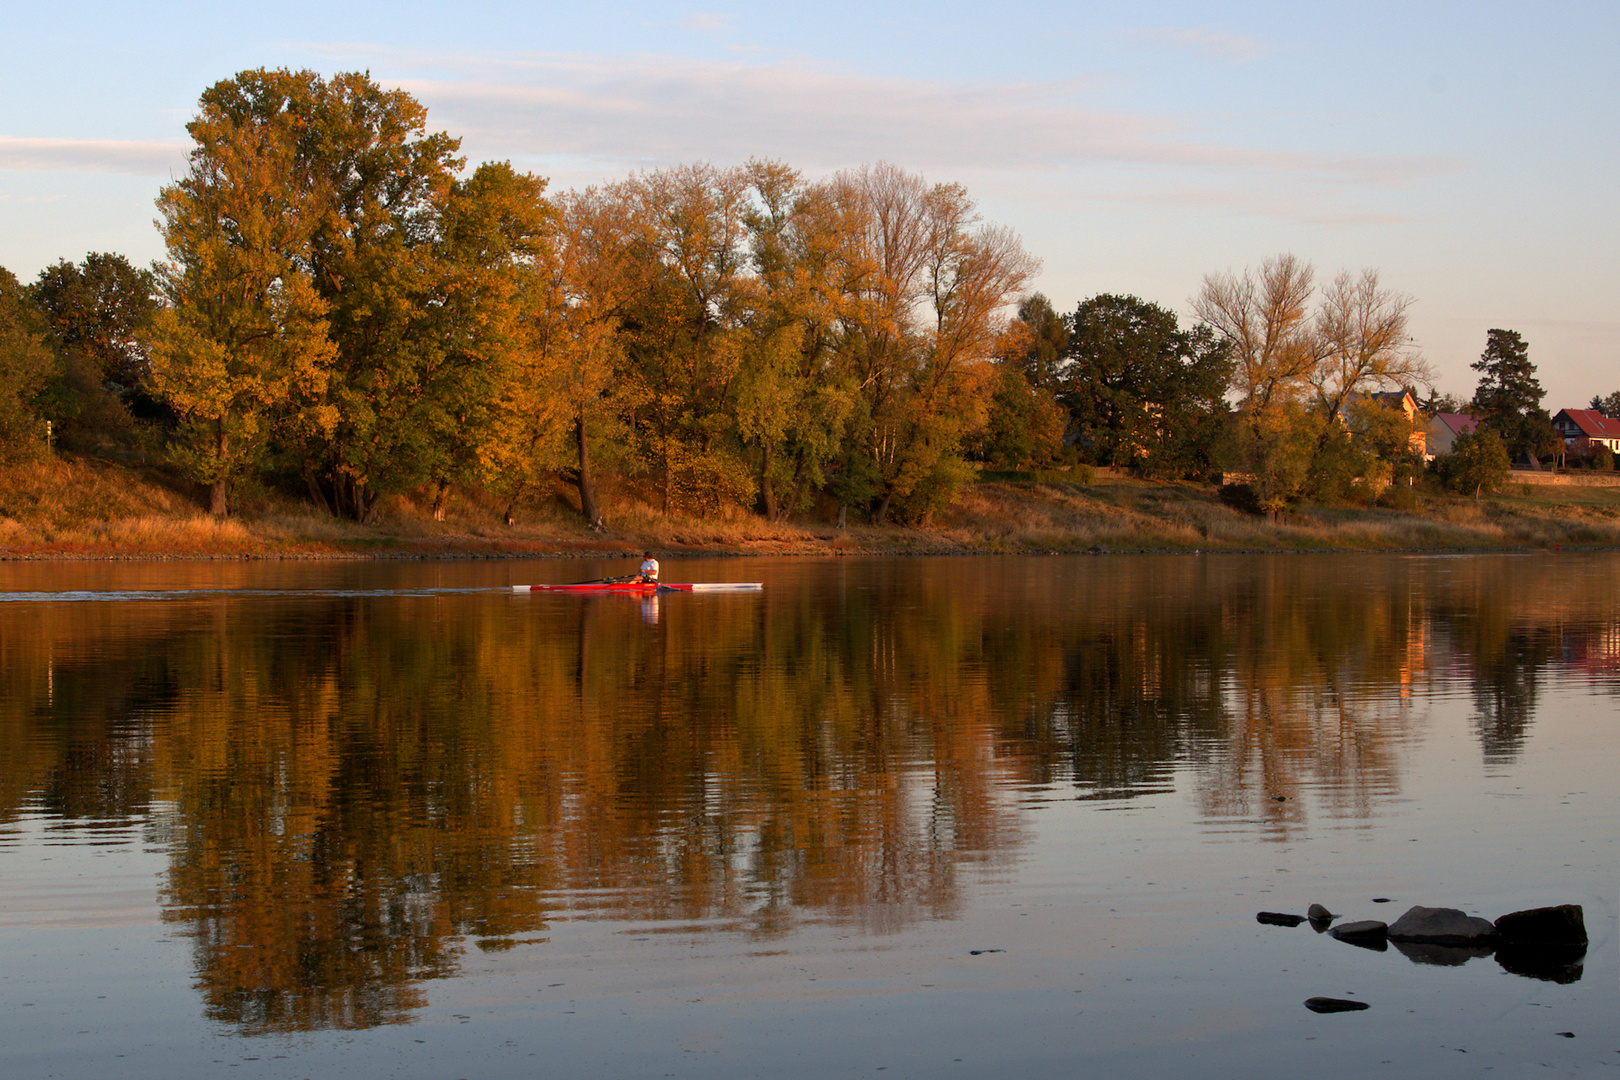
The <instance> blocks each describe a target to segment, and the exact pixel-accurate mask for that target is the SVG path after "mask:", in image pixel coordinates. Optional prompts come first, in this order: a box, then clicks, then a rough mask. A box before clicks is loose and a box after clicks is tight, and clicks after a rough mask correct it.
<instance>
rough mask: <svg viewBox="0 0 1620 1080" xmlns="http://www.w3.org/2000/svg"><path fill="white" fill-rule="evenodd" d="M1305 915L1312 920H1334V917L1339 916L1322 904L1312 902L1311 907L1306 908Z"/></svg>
mask: <svg viewBox="0 0 1620 1080" xmlns="http://www.w3.org/2000/svg"><path fill="white" fill-rule="evenodd" d="M1305 917H1306V918H1307V919H1309V920H1311V922H1332V921H1333V920H1334V919H1337V918H1338V916H1337V915H1335V914H1333V912H1331V911H1329V910H1328V909H1327V908H1325V907H1323V906H1322V905H1321V904H1312V905H1311V906H1310V907H1308V908H1306V909H1305Z"/></svg>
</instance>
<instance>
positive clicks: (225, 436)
mask: <svg viewBox="0 0 1620 1080" xmlns="http://www.w3.org/2000/svg"><path fill="white" fill-rule="evenodd" d="M214 435H215V442H214V450H215V453H216V454H217V455H218V461H217V462H216V464H215V467H216V468H217V469H218V470H219V472H218V473H217V474H216V479H215V480H214V482H213V483H211V484H209V485H208V512H209V513H210V514H213V515H214V516H215V517H221V518H222V517H224V516H225V511H226V506H225V461H226V455H227V454H229V453H230V449H231V437H230V435H229V433H227V432H226V430H225V421H224V420H219V421H216V423H215V426H214Z"/></svg>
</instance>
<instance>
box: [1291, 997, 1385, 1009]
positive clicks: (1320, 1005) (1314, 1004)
mask: <svg viewBox="0 0 1620 1080" xmlns="http://www.w3.org/2000/svg"><path fill="white" fill-rule="evenodd" d="M1305 1007H1306V1008H1307V1009H1309V1010H1311V1012H1315V1013H1337V1012H1360V1011H1361V1010H1362V1009H1370V1008H1372V1006H1371V1005H1368V1004H1367V1003H1366V1002H1365V1001H1350V1000H1348V999H1347V998H1330V997H1313V998H1306V999H1305Z"/></svg>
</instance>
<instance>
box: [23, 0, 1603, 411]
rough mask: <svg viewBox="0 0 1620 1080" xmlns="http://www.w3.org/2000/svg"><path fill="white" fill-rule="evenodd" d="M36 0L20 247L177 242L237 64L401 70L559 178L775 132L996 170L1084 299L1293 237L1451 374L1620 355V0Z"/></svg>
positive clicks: (1067, 302) (1183, 285) (1251, 255)
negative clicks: (185, 181) (1514, 348)
mask: <svg viewBox="0 0 1620 1080" xmlns="http://www.w3.org/2000/svg"><path fill="white" fill-rule="evenodd" d="M694 3H695V4H697V5H699V6H693V5H692V4H679V3H676V4H669V3H656V2H644V3H626V4H580V3H570V4H557V3H551V2H547V0H528V2H523V3H500V2H497V3H479V2H476V0H463V2H461V3H455V4H451V3H445V2H441V3H436V4H427V3H416V2H411V0H395V2H392V3H387V4H379V3H345V2H344V0H326V2H324V3H311V2H305V0H284V2H281V3H278V4H275V5H266V4H262V3H257V4H251V5H249V4H237V3H230V2H224V0H220V2H213V3H208V4H199V3H190V2H183V0H182V2H170V3H165V4H161V5H154V4H151V3H126V2H122V0H98V2H94V3H81V2H78V0H57V2H56V3H53V4H48V5H47V4H27V5H24V4H20V3H19V4H11V5H8V9H9V10H8V12H7V15H6V20H5V21H6V25H7V30H8V33H7V39H8V40H7V44H6V45H4V46H0V48H3V49H4V54H3V55H4V57H5V62H4V63H3V64H0V266H4V267H5V268H6V269H8V270H10V271H11V272H12V273H14V274H15V275H17V277H18V278H19V279H21V280H23V281H25V282H27V281H31V280H33V279H34V278H35V277H36V276H37V275H38V273H39V271H40V270H42V269H43V268H45V267H46V266H48V265H50V264H52V263H55V262H57V261H58V260H61V259H68V260H73V261H78V260H79V259H82V258H83V256H84V255H85V254H86V253H87V252H91V251H112V252H118V253H121V254H123V255H125V256H126V257H128V258H129V259H130V260H131V261H132V262H135V263H136V264H138V265H144V264H146V263H149V262H151V261H153V260H157V259H161V258H162V257H163V245H162V240H161V237H160V236H159V234H158V232H157V229H156V227H155V226H154V224H153V219H154V217H155V216H156V211H155V208H154V205H153V202H154V200H155V198H156V197H157V194H158V190H159V189H160V188H161V187H162V185H164V184H165V183H168V182H170V181H171V180H173V179H175V178H177V177H179V176H181V175H183V174H184V172H185V169H186V153H187V151H188V150H189V148H190V142H189V137H188V136H187V135H186V131H185V125H186V122H187V121H188V120H190V119H191V118H192V116H193V115H195V113H196V106H197V99H198V97H199V95H200V94H201V93H202V92H203V90H205V89H206V88H207V87H209V86H210V85H212V84H214V83H215V82H218V81H220V80H222V79H228V78H230V77H232V76H233V75H235V74H236V73H237V72H240V71H244V70H248V69H251V68H257V67H271V68H274V67H286V68H292V69H302V68H309V69H312V70H315V71H318V72H321V73H323V74H326V75H331V74H334V73H337V72H343V71H367V72H369V73H370V75H371V77H372V78H373V79H374V80H375V81H376V82H378V83H379V84H381V85H383V86H386V87H400V88H403V89H404V90H406V91H408V92H409V93H411V94H412V95H413V96H414V97H416V98H417V100H419V101H420V102H422V104H423V105H425V106H426V107H427V109H428V124H429V127H430V128H432V129H434V130H443V131H446V132H448V133H450V134H451V135H454V136H457V137H459V138H460V139H461V140H462V144H461V149H462V153H463V154H464V155H465V156H466V157H467V159H468V162H469V165H476V164H477V163H478V162H481V161H502V160H506V161H511V162H512V163H513V164H514V165H515V166H517V167H518V168H520V169H523V170H527V171H530V172H533V173H535V174H537V175H540V176H544V177H547V178H549V181H550V187H551V189H552V190H554V191H561V190H568V189H571V188H578V187H583V186H585V185H587V184H592V183H600V182H603V181H614V180H620V179H624V178H625V177H628V176H630V175H631V174H632V173H634V172H637V171H640V170H646V169H658V168H663V167H667V166H673V165H679V164H687V163H693V162H699V161H708V162H711V163H713V164H715V165H720V166H726V165H736V164H742V163H744V162H746V161H747V160H748V159H749V158H756V157H757V158H765V159H775V160H779V161H783V162H786V163H787V164H789V165H792V166H794V167H795V168H797V169H799V170H800V171H801V172H803V173H804V174H805V175H806V176H807V177H810V178H812V179H813V178H817V177H821V176H825V175H829V174H831V173H834V172H836V171H838V170H840V169H845V168H852V167H856V166H859V165H861V164H863V163H871V162H877V161H887V162H891V163H893V164H895V165H898V166H901V167H903V168H905V169H907V170H910V171H913V172H916V173H919V174H921V175H922V176H924V177H925V178H926V179H927V180H929V181H930V182H954V183H960V184H962V185H963V186H964V187H966V188H967V190H968V192H969V193H970V195H972V196H973V197H974V199H975V200H976V201H977V203H978V206H979V209H980V211H981V212H982V213H983V215H984V217H985V219H986V220H987V221H991V222H994V223H996V224H1000V225H1005V226H1008V227H1010V228H1012V229H1013V230H1015V231H1016V232H1017V233H1018V234H1019V235H1020V236H1021V237H1022V240H1023V244H1024V247H1025V248H1026V249H1027V250H1028V251H1029V252H1031V253H1032V254H1033V255H1035V256H1036V257H1037V258H1039V259H1040V260H1041V263H1042V269H1041V272H1040V274H1039V276H1038V278H1037V279H1036V280H1035V282H1034V283H1033V287H1034V288H1035V289H1038V290H1039V291H1041V292H1043V293H1045V294H1046V295H1047V297H1049V298H1050V299H1051V301H1052V303H1053V305H1054V306H1055V307H1056V308H1057V309H1058V310H1059V311H1072V310H1073V309H1074V308H1075V307H1076V306H1077V305H1078V304H1079V303H1080V302H1081V301H1082V300H1085V299H1086V298H1088V297H1091V296H1095V295H1096V294H1098V293H1104V292H1109V293H1128V294H1132V295H1135V296H1139V297H1141V298H1142V299H1144V300H1149V301H1152V302H1154V303H1157V304H1160V305H1162V306H1164V307H1167V308H1170V309H1172V310H1175V311H1177V312H1178V313H1180V314H1181V315H1182V317H1183V318H1184V319H1185V320H1187V321H1190V310H1191V299H1192V297H1193V296H1194V295H1195V294H1196V293H1197V292H1198V290H1199V287H1200V285H1201V284H1202V282H1203V279H1204V276H1205V275H1206V274H1210V273H1217V272H1225V271H1242V270H1243V269H1245V268H1247V267H1257V266H1258V265H1259V264H1260V263H1261V261H1262V260H1264V259H1266V258H1268V257H1270V256H1273V255H1277V254H1280V253H1283V252H1292V253H1293V254H1295V255H1297V256H1299V257H1300V258H1301V259H1304V260H1306V261H1308V262H1310V263H1311V264H1312V265H1313V266H1314V267H1315V268H1316V273H1317V280H1318V281H1319V282H1322V283H1326V282H1327V281H1329V280H1331V279H1332V278H1333V277H1334V276H1335V275H1336V274H1338V273H1339V272H1340V271H1345V270H1348V271H1352V272H1359V271H1361V270H1363V269H1374V270H1376V271H1378V273H1379V277H1380V282H1381V283H1382V284H1383V285H1384V286H1385V287H1386V288H1389V289H1391V290H1394V291H1396V292H1399V293H1404V294H1407V295H1409V296H1411V297H1412V299H1413V304H1412V307H1411V312H1410V325H1409V330H1410V333H1411V335H1412V337H1413V339H1414V342H1415V344H1416V345H1417V346H1418V347H1419V348H1420V349H1421V350H1422V352H1423V354H1424V356H1425V357H1426V358H1427V359H1428V360H1429V362H1430V363H1431V364H1432V365H1433V367H1434V369H1435V371H1436V373H1437V380H1436V381H1437V386H1438V388H1439V389H1440V390H1441V391H1442V392H1448V393H1452V394H1455V395H1457V396H1458V397H1460V398H1467V397H1469V396H1471V395H1472V393H1473V390H1474V387H1475V384H1476V383H1477V382H1478V374H1477V373H1476V372H1474V371H1472V370H1471V369H1470V366H1469V365H1470V364H1471V363H1473V362H1474V361H1475V360H1477V359H1478V358H1479V355H1480V353H1481V352H1482V351H1483V349H1484V347H1485V340H1486V332H1487V331H1488V330H1490V329H1492V328H1497V327H1500V328H1504V329H1509V330H1516V331H1518V332H1519V333H1521V334H1522V335H1523V336H1524V338H1525V340H1526V342H1527V343H1528V345H1529V350H1530V359H1531V361H1532V362H1533V363H1535V365H1536V367H1537V370H1538V375H1539V377H1540V380H1541V383H1542V385H1543V387H1544V388H1545V389H1546V390H1547V397H1546V399H1545V401H1544V402H1543V404H1544V405H1545V406H1546V407H1547V408H1548V411H1549V412H1557V411H1558V409H1560V408H1584V407H1585V406H1586V404H1587V402H1588V401H1589V400H1590V398H1591V397H1592V396H1593V395H1594V394H1609V393H1612V392H1614V391H1617V390H1620V347H1617V342H1620V206H1617V202H1620V200H1617V195H1620V123H1617V121H1620V62H1617V61H1616V59H1615V56H1616V47H1617V46H1620V5H1616V4H1613V3H1612V2H1606V3H1585V2H1576V3H1552V4H1544V5H1530V4H1509V3H1491V2H1476V3H1471V4H1467V5H1464V4H1461V3H1425V2H1423V0H1407V2H1403V3H1381V2H1373V3H1362V4H1358V5H1354V10H1353V13H1352V12H1351V11H1350V9H1346V8H1343V7H1342V6H1338V7H1336V6H1329V5H1316V6H1314V8H1313V9H1307V8H1306V6H1305V5H1299V4H1295V3H1286V4H1284V3H1277V4H1265V3H1248V2H1241V0H1229V2H1227V3H1219V4H1217V3H1152V2H1145V3H1136V4H1129V5H1127V4H1117V3H1106V4H1088V3H1074V2H1070V3H1061V4H1060V3H1013V4H1010V5H987V4H962V3H956V2H954V0H930V2H928V3H885V2H882V0H867V2H864V3H845V2H843V0H823V2H819V3H816V4H799V5H786V4H781V3H775V4H742V3H732V4H729V5H725V4H721V3H717V2H716V0H694Z"/></svg>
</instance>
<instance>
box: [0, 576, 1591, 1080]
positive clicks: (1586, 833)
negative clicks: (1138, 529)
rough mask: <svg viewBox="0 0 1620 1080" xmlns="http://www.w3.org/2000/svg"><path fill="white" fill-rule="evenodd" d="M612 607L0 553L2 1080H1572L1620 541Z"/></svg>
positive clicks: (901, 581) (386, 582)
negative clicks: (1480, 940) (1427, 910)
mask: <svg viewBox="0 0 1620 1080" xmlns="http://www.w3.org/2000/svg"><path fill="white" fill-rule="evenodd" d="M630 568H631V567H630V566H629V565H628V564H627V563H625V564H620V563H614V564H606V563H601V564H598V563H589V562H584V563H581V562H554V561H546V562H450V563H420V562H364V563H318V564H302V563H300V564H291V563H287V564H282V563H228V564H198V563H162V564H120V563H95V564H73V563H48V564H44V563H13V564H0V754H3V760H0V1076H5V1077H7V1078H10V1080H22V1078H35V1077H40V1078H43V1077H69V1078H81V1077H82V1078H91V1077H94V1078H105V1077H116V1078H118V1080H134V1078H139V1077H161V1078H164V1080H171V1078H173V1077H176V1076H204V1075H222V1074H223V1073H222V1070H224V1069H225V1068H227V1067H230V1068H231V1072H230V1074H229V1075H232V1076H240V1077H267V1078H276V1080H281V1078H297V1077H334V1076H354V1077H367V1078H370V1077H393V1076H397V1077H421V1078H453V1077H468V1078H506V1077H525V1078H527V1077H582V1076H601V1077H665V1076H676V1077H688V1076H690V1077H703V1078H705V1080H728V1078H733V1077H793V1078H798V1077H824V1076H874V1077H876V1076H879V1075H881V1076H885V1077H897V1076H911V1077H929V1078H933V1077H963V1078H968V1077H975V1078H977V1077H1020V1078H1022V1077H1044V1076H1089V1075H1107V1076H1112V1077H1163V1076H1185V1077H1204V1076H1209V1077H1258V1076H1289V1075H1300V1076H1310V1077H1313V1078H1335V1077H1345V1078H1349V1077H1366V1076H1381V1077H1396V1076H1398V1077H1441V1076H1459V1077H1461V1076H1480V1075H1490V1076H1515V1077H1516V1076H1527V1075H1534V1076H1577V1075H1578V1076H1588V1075H1605V1076H1615V1075H1620V1019H1617V1018H1620V962H1617V941H1616V937H1617V935H1616V915H1617V910H1620V896H1617V893H1620V784H1617V782H1616V781H1617V777H1620V555H1615V554H1573V553H1566V554H1561V555H1560V554H1538V555H1521V556H1504V557H1497V556H1460V557H1438V556H1435V557H1428V556H1418V557H1413V556H1345V555H1318V556H1198V555H1188V556H1174V557H1157V556H1154V557H1149V556H1139V557H1129V556H1103V557H1092V556H1079V557H1022V558H957V559H885V560H877V559H873V560H855V559H847V560H766V559H727V560H717V559H692V560H680V559H673V558H670V559H666V560H665V562H664V574H665V577H666V579H667V580H672V581H693V580H696V581H750V580H752V581H763V582H764V585H765V587H764V590H763V591H762V592H760V593H757V594H715V595H672V596H666V597H663V598H660V599H656V600H648V601H642V600H638V599H634V598H629V597H624V596H597V597H589V596H587V597H581V596H568V595H543V594H536V595H514V594H513V593H512V592H511V590H510V588H509V586H510V585H511V584H513V583H531V582H548V581H549V582H556V581H568V580H578V579H582V578H589V577H594V576H597V575H599V574H603V573H623V572H626V571H628V570H629V569H630ZM1313 902H1316V903H1321V904H1323V905H1325V906H1327V907H1328V908H1330V909H1332V910H1333V911H1334V912H1337V913H1340V914H1341V915H1343V916H1344V917H1345V918H1347V919H1381V920H1384V921H1393V920H1394V918H1395V917H1396V916H1398V915H1399V914H1400V913H1401V912H1402V911H1404V910H1405V909H1406V908H1407V907H1409V906H1411V905H1414V904H1424V905H1429V906H1447V907H1458V908H1462V909H1464V910H1466V911H1468V912H1469V913H1471V914H1475V915H1483V916H1485V917H1486V918H1493V919H1494V918H1496V917H1497V916H1499V915H1502V914H1505V913H1507V912H1510V911H1514V910H1517V909H1521V908H1527V907H1534V906H1540V905H1545V904H1559V903H1578V904H1581V905H1583V906H1584V910H1585V919H1586V926H1587V930H1588V933H1589V934H1590V937H1591V945H1590V948H1589V950H1588V952H1587V954H1586V956H1585V958H1584V962H1583V963H1580V964H1576V965H1574V966H1569V967H1564V968H1562V969H1559V970H1557V971H1541V972H1539V973H1536V972H1532V973H1528V974H1526V973H1522V972H1520V971H1517V970H1513V969H1510V967H1509V966H1504V964H1503V963H1500V962H1498V960H1497V959H1496V958H1495V957H1494V956H1492V955H1490V954H1489V953H1488V951H1486V952H1485V953H1484V954H1482V955H1473V956H1470V955H1467V954H1461V953H1436V952H1433V951H1430V952H1425V953H1417V952H1412V953H1411V954H1410V955H1409V954H1408V953H1407V952H1402V951H1400V950H1398V949H1395V948H1391V949H1389V950H1388V951H1384V952H1375V951H1372V950H1368V949H1363V948H1358V947H1355V946H1352V945H1348V944H1345V943H1342V942H1340V941H1337V940H1335V939H1333V938H1332V937H1330V936H1328V935H1325V934H1319V933H1317V932H1315V931H1313V929H1312V928H1311V926H1310V925H1308V924H1307V925H1303V926H1298V927H1293V928H1286V927H1278V926H1270V925H1262V924H1260V923H1259V922H1257V921H1256V918H1255V916H1256V913H1257V912H1260V911H1281V912H1296V913H1303V912H1304V911H1305V908H1306V907H1307V905H1309V904H1311V903H1313ZM1314 996H1332V997H1339V998H1347V999H1353V1000H1358V1001H1362V1002H1365V1003H1366V1004H1367V1005H1369V1006H1370V1007H1369V1008H1367V1009H1366V1010H1364V1011H1358V1012H1349V1013H1339V1014H1326V1015H1319V1014H1317V1013H1315V1012H1312V1011H1309V1010H1307V1009H1306V1008H1305V1007H1304V1005H1303V1002H1304V1001H1305V999H1306V998H1309V997H1314Z"/></svg>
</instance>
